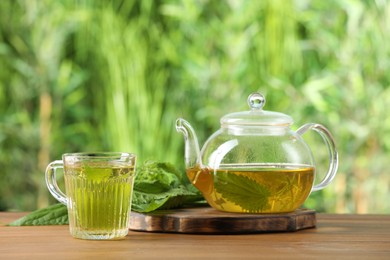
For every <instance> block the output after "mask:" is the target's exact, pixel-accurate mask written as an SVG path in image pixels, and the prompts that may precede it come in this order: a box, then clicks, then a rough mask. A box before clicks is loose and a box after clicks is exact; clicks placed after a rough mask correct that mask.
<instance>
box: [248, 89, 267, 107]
mask: <svg viewBox="0 0 390 260" xmlns="http://www.w3.org/2000/svg"><path fill="white" fill-rule="evenodd" d="M248 105H249V107H250V108H251V110H262V109H263V107H264V105H265V97H264V96H263V95H262V94H260V93H252V94H250V95H249V97H248Z"/></svg>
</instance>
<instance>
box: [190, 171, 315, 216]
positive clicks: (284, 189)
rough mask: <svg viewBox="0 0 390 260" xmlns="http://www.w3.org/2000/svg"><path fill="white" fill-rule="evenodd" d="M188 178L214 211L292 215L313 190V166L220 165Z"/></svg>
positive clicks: (192, 173)
mask: <svg viewBox="0 0 390 260" xmlns="http://www.w3.org/2000/svg"><path fill="white" fill-rule="evenodd" d="M186 172H187V176H188V178H189V179H190V181H191V182H192V184H193V185H194V186H195V187H196V188H198V189H199V190H200V191H201V192H202V194H203V196H204V197H205V199H206V200H207V202H208V203H209V204H210V205H211V206H212V207H214V208H216V209H219V210H222V211H229V212H244V213H275V212H291V211H294V210H295V209H297V208H298V207H300V206H301V205H302V204H303V202H304V201H305V200H306V198H307V197H308V196H309V194H310V192H311V189H312V187H313V181H314V175H315V169H314V167H312V166H309V165H290V164H276V165H270V164H249V165H237V164H231V165H220V168H219V169H210V168H207V167H205V168H201V167H199V166H197V167H194V168H190V169H187V171H186Z"/></svg>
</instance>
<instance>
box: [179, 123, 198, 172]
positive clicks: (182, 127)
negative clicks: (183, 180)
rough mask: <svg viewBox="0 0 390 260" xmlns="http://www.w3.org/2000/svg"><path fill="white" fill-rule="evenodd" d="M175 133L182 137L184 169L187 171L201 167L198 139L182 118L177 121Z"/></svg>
mask: <svg viewBox="0 0 390 260" xmlns="http://www.w3.org/2000/svg"><path fill="white" fill-rule="evenodd" d="M176 131H177V132H179V133H182V134H183V135H184V142H185V143H184V145H185V152H184V158H185V164H186V168H187V169H188V168H193V167H195V166H196V165H201V160H200V150H199V144H198V138H197V137H196V134H195V131H194V129H193V128H192V126H191V125H190V123H188V122H187V121H186V120H184V119H182V118H179V119H177V120H176Z"/></svg>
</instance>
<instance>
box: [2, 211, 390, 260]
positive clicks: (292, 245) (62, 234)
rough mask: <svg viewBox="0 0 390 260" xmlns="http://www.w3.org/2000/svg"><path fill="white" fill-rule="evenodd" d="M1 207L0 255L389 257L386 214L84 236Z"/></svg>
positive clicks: (389, 219)
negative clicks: (280, 228) (200, 231)
mask: <svg viewBox="0 0 390 260" xmlns="http://www.w3.org/2000/svg"><path fill="white" fill-rule="evenodd" d="M23 215H24V214H23V213H7V212H0V259H55V260H57V259H172V258H174V259H197V258H203V259H222V258H223V259H307V258H309V259H331V260H336V259H354V260H356V259H390V215H334V214H317V227H316V228H312V229H306V230H301V231H297V232H289V233H268V234H251V235H189V234H169V233H147V232H132V231H131V232H129V235H128V236H127V237H126V239H124V240H119V241H86V240H78V239H74V238H72V237H71V236H70V234H69V230H68V226H36V227H10V226H5V224H7V223H9V222H11V221H12V220H15V219H17V218H19V217H21V216H23Z"/></svg>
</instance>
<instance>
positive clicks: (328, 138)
mask: <svg viewBox="0 0 390 260" xmlns="http://www.w3.org/2000/svg"><path fill="white" fill-rule="evenodd" d="M308 130H314V131H316V132H317V133H319V134H320V135H321V137H322V139H323V140H324V142H325V144H326V146H327V148H328V153H329V168H328V172H327V173H326V175H325V177H324V179H323V180H322V181H321V182H320V183H319V184H317V185H315V186H313V188H312V191H317V190H322V189H323V188H325V187H326V186H328V185H329V183H331V182H332V180H333V178H334V177H335V176H336V172H337V168H338V164H339V156H338V153H337V151H336V145H335V142H334V139H333V137H332V135H331V133H330V132H329V130H328V129H326V128H325V127H324V126H323V125H320V124H315V123H309V124H305V125H303V126H301V127H300V128H299V129H298V130H297V134H298V135H303V134H304V133H306V132H307V131H308Z"/></svg>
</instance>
